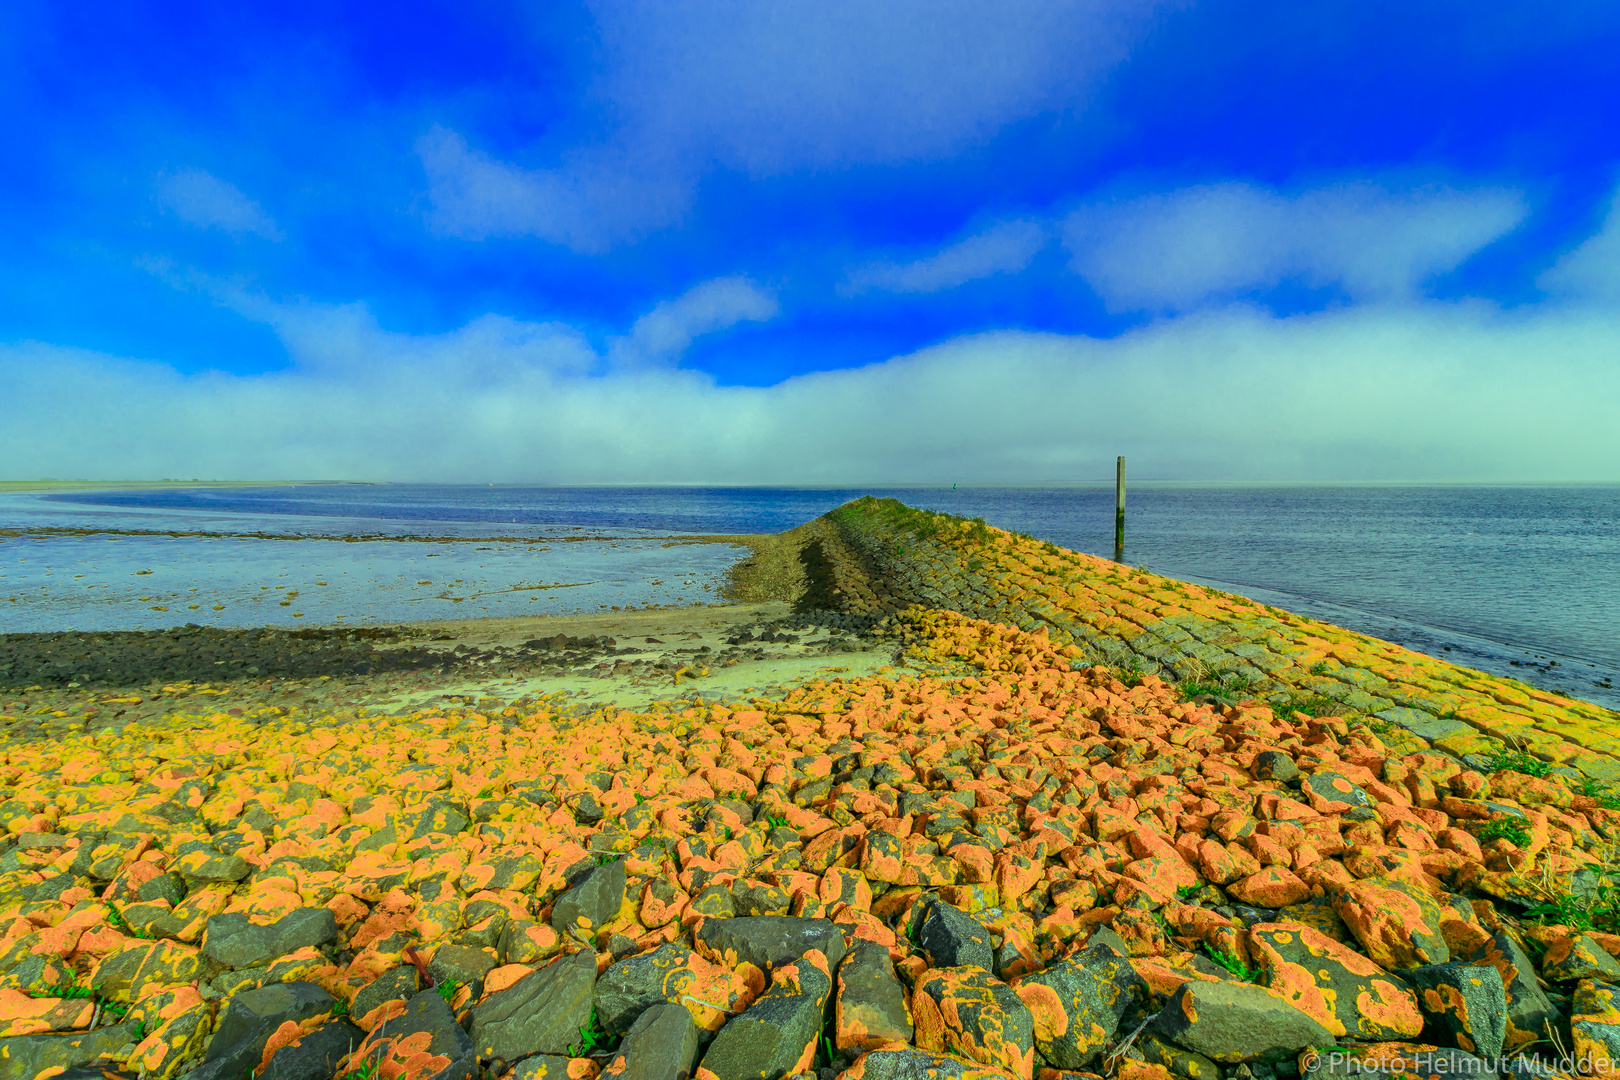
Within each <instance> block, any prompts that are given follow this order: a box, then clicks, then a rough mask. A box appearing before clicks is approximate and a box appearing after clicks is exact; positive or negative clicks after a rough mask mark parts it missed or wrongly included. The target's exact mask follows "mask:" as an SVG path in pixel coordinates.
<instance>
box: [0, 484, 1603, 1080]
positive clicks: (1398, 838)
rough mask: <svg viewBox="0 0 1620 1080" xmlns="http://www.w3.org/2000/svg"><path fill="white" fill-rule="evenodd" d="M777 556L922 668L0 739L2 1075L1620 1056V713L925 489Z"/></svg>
mask: <svg viewBox="0 0 1620 1080" xmlns="http://www.w3.org/2000/svg"><path fill="white" fill-rule="evenodd" d="M761 557H762V559H763V560H764V561H766V562H769V563H770V564H771V565H772V566H773V567H774V568H775V569H774V570H773V574H775V575H776V582H777V584H776V585H775V586H771V587H775V588H787V589H790V590H792V591H794V594H795V595H796V596H797V598H798V599H799V602H800V606H801V608H802V609H803V610H804V612H805V615H804V617H805V618H810V619H814V618H817V617H819V616H817V615H815V614H814V613H815V612H817V611H824V610H832V611H837V612H839V613H840V614H839V615H838V616H837V617H839V618H841V619H844V620H845V621H849V620H852V619H860V618H864V617H870V616H873V615H877V614H880V613H884V612H891V613H898V614H897V616H896V617H895V618H893V619H891V623H895V622H897V623H901V624H903V625H904V626H905V627H906V633H907V636H908V639H909V640H911V642H912V644H911V646H910V649H911V654H912V657H913V658H914V659H915V661H916V662H918V663H921V664H923V665H926V666H927V667H928V668H930V669H932V670H934V671H936V672H938V674H933V675H904V676H894V675H887V674H879V675H873V676H867V677H863V678H859V679H824V680H816V681H811V682H807V683H806V684H804V685H802V686H800V687H799V688H797V689H796V690H794V691H792V692H791V693H789V694H788V695H786V696H785V697H784V698H782V699H779V700H764V699H760V700H754V701H733V702H730V703H728V704H723V705H722V704H703V705H685V706H683V705H681V704H675V705H670V706H667V707H665V706H660V707H656V708H653V709H651V710H647V711H631V710H627V709H613V708H609V709H602V710H599V711H597V712H595V713H593V714H591V715H589V716H579V715H567V714H564V713H561V712H559V711H557V710H554V709H552V708H549V707H547V705H546V704H545V703H544V702H543V701H542V702H538V703H533V704H530V705H527V706H524V707H521V708H520V707H508V708H504V709H501V710H499V711H490V712H479V711H476V710H472V709H455V710H448V711H445V710H438V711H432V712H419V713H414V714H410V715H402V716H373V715H362V716H359V717H354V716H343V717H335V716H314V717H305V716H298V717H289V716H286V715H284V714H282V712H281V711H280V710H278V709H276V708H274V707H266V708H264V709H262V710H258V711H256V712H254V713H253V714H252V715H243V716H231V715H228V714H208V713H205V712H199V713H184V712H182V713H175V714H172V715H169V716H167V717H164V718H161V719H154V720H151V721H149V722H144V723H142V724H132V725H126V726H123V727H121V728H116V729H108V730H104V731H100V732H90V731H88V730H85V731H75V732H70V733H67V734H65V735H63V736H62V737H61V738H59V739H57V740H55V741H51V742H47V741H42V740H39V739H37V738H29V739H26V740H25V739H20V738H10V739H8V741H6V742H5V743H0V749H3V751H4V753H5V761H4V764H3V765H0V783H3V785H4V788H3V790H0V795H3V796H4V801H3V802H0V825H3V826H4V828H5V830H6V833H5V836H4V838H3V839H0V849H3V853H0V908H3V909H4V910H3V913H0V914H3V915H4V921H3V922H0V926H3V927H4V929H3V931H0V1024H3V1025H4V1026H3V1028H0V1031H3V1035H0V1076H3V1077H12V1076H17V1077H29V1078H43V1077H50V1076H57V1077H65V1078H67V1080H80V1078H83V1080H90V1078H92V1077H98V1078H99V1077H107V1076H112V1077H121V1076H127V1077H139V1076H144V1077H146V1078H148V1080H167V1078H170V1077H177V1076H183V1075H190V1076H194V1077H197V1078H198V1080H214V1078H216V1077H218V1078H229V1080H240V1078H241V1077H243V1076H244V1075H253V1076H258V1077H263V1078H271V1080H294V1078H297V1080H326V1078H328V1077H333V1076H345V1077H354V1078H356V1080H374V1078H377V1077H385V1078H388V1080H395V1078H406V1080H439V1078H444V1080H463V1078H467V1077H482V1076H492V1077H502V1076H512V1077H514V1080H540V1078H546V1077H565V1076H566V1077H576V1078H584V1077H591V1076H597V1075H601V1076H604V1077H638V1078H641V1077H646V1078H651V1077H670V1078H672V1080H673V1078H675V1077H678V1076H696V1077H708V1078H713V1080H732V1078H736V1080H741V1078H743V1077H749V1078H760V1077H764V1078H769V1080H776V1078H779V1077H787V1076H795V1075H812V1074H819V1075H820V1076H822V1077H831V1076H834V1075H839V1076H844V1077H848V1078H851V1080H857V1078H858V1080H890V1078H902V1077H903V1078H908V1080H909V1078H916V1077H1020V1078H1024V1080H1029V1078H1031V1077H1034V1076H1043V1077H1049V1078H1054V1080H1055V1078H1061V1077H1073V1076H1091V1077H1098V1076H1107V1077H1125V1078H1128V1080H1292V1078H1293V1077H1296V1076H1299V1075H1301V1074H1302V1073H1303V1074H1306V1075H1311V1076H1316V1075H1321V1074H1327V1075H1349V1074H1351V1073H1354V1072H1376V1073H1378V1074H1380V1075H1386V1076H1394V1075H1402V1076H1414V1077H1415V1076H1426V1077H1427V1076H1438V1075H1442V1074H1446V1073H1456V1072H1467V1073H1476V1072H1479V1071H1489V1070H1494V1069H1495V1068H1497V1067H1498V1064H1499V1061H1498V1059H1499V1058H1501V1057H1503V1056H1504V1055H1511V1056H1512V1059H1511V1061H1510V1062H1508V1064H1507V1065H1506V1066H1505V1067H1506V1068H1509V1069H1510V1070H1511V1071H1513V1072H1514V1073H1515V1075H1517V1076H1522V1077H1526V1078H1528V1077H1530V1076H1538V1077H1539V1076H1548V1075H1559V1074H1566V1073H1573V1072H1577V1071H1584V1072H1589V1073H1592V1074H1596V1075H1602V1074H1604V1073H1606V1072H1607V1071H1609V1069H1610V1066H1609V1059H1610V1058H1611V1057H1612V1056H1613V1053H1612V1050H1611V1048H1612V1049H1613V1050H1620V1006H1617V1005H1616V1002H1615V998H1614V995H1615V994H1616V993H1620V990H1616V986H1617V985H1620V961H1617V960H1616V959H1615V954H1616V953H1620V936H1616V935H1615V934H1614V933H1612V932H1611V931H1612V930H1613V929H1614V927H1613V920H1614V917H1615V914H1614V911H1615V893H1614V891H1613V887H1612V884H1611V882H1612V878H1611V874H1612V873H1613V871H1614V864H1613V861H1612V856H1613V842H1614V841H1616V840H1620V810H1617V809H1616V807H1620V799H1616V798H1615V797H1614V796H1613V795H1612V794H1610V793H1609V791H1608V789H1607V788H1606V787H1604V785H1603V782H1602V781H1603V780H1604V779H1605V778H1606V777H1607V776H1608V775H1609V774H1608V773H1607V772H1605V770H1606V769H1608V768H1610V767H1611V765H1612V762H1611V761H1610V759H1608V758H1607V757H1605V756H1604V753H1605V746H1604V745H1603V744H1602V742H1601V739H1602V738H1604V737H1605V736H1604V734H1603V731H1602V729H1601V725H1603V724H1606V723H1610V722H1611V721H1612V717H1609V715H1608V714H1606V713H1605V712H1603V711H1602V710H1593V709H1592V708H1591V707H1589V706H1585V705H1583V704H1582V703H1579V702H1570V701H1566V700H1563V699H1557V698H1551V699H1550V700H1549V698H1550V695H1540V694H1538V692H1535V691H1531V690H1529V689H1527V688H1525V687H1523V686H1520V685H1519V684H1514V683H1510V682H1506V681H1503V680H1496V679H1490V678H1488V677H1485V676H1481V675H1479V674H1477V673H1474V672H1467V671H1462V670H1460V669H1456V668H1451V667H1448V666H1447V665H1444V664H1442V663H1439V662H1437V661H1432V660H1428V659H1427V658H1423V657H1418V656H1416V655H1414V654H1411V653H1408V652H1405V651H1404V650H1399V649H1394V648H1392V647H1390V646H1387V645H1385V644H1383V643H1380V642H1376V641H1373V640H1371V639H1366V638H1361V637H1357V636H1356V635H1351V634H1347V633H1344V632H1342V631H1338V630H1336V629H1334V628H1332V627H1327V626H1323V625H1321V624H1317V623H1311V622H1307V621H1305V620H1300V619H1295V618H1293V617H1291V616H1284V615H1281V614H1280V613H1276V612H1272V611H1268V610H1266V609H1264V608H1260V607H1257V606H1255V605H1253V604H1250V603H1248V602H1247V601H1242V600H1238V599H1235V598H1232V597H1226V596H1222V595H1220V594H1215V593H1211V592H1207V591H1206V590H1202V589H1197V588H1195V587H1193V586H1187V585H1182V584H1180V583H1176V582H1172V581H1168V580H1166V579H1162V578H1156V577H1153V576H1152V575H1147V574H1144V573H1140V572H1138V571H1132V570H1129V569H1127V568H1123V567H1117V566H1114V565H1113V564H1109V563H1106V562H1102V561H1100V560H1096V559H1091V558H1088V557H1086V556H1081V555H1076V554H1074V553H1070V552H1064V551H1059V550H1057V549H1051V548H1048V547H1047V546H1045V545H1042V544H1039V543H1037V542H1035V541H1032V540H1029V539H1027V538H1022V537H1018V536H1013V535H1009V534H1006V533H1003V532H1000V531H999V530H995V529H991V528H988V527H985V526H983V525H979V524H975V523H965V522H958V521H954V520H952V519H948V518H939V517H934V516H932V515H920V514H917V513H915V512H912V511H908V510H905V509H904V508H902V507H899V506H898V505H895V504H884V503H877V502H871V501H863V502H861V503H856V504H851V505H850V506H848V507H845V508H843V509H842V510H840V511H837V512H835V513H834V514H833V515H829V517H828V518H826V519H821V520H820V521H818V522H816V523H812V526H809V527H806V528H805V529H804V530H795V533H794V534H786V536H785V537H784V538H783V539H782V541H781V544H780V545H778V546H777V547H776V548H775V549H772V550H770V551H762V556H761ZM757 569H758V564H756V570H757ZM759 580H760V578H759V576H758V575H756V576H755V578H754V581H755V584H756V585H758V582H759ZM747 583H748V574H747V573H744V574H743V582H742V584H743V585H747ZM759 587H761V588H764V587H765V586H759ZM1096 661H1107V663H1106V664H1103V663H1097V662H1096ZM1504 738H1505V739H1508V740H1511V741H1510V742H1508V741H1504Z"/></svg>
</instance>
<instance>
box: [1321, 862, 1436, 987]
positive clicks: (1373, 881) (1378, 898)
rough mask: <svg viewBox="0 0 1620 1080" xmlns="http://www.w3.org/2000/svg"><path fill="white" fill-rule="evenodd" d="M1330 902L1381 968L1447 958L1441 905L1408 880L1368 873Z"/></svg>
mask: <svg viewBox="0 0 1620 1080" xmlns="http://www.w3.org/2000/svg"><path fill="white" fill-rule="evenodd" d="M1333 907H1334V910H1335V911H1337V912H1338V913H1339V917H1340V918H1341V919H1343V920H1344V924H1345V925H1346V926H1348V927H1349V928H1350V932H1351V933H1353V934H1354V935H1355V936H1356V940H1357V941H1359V942H1361V946H1362V948H1363V949H1364V950H1365V952H1366V954H1367V956H1368V957H1369V958H1370V959H1371V960H1372V961H1373V962H1374V963H1376V964H1378V965H1379V966H1381V967H1386V968H1397V969H1399V968H1414V967H1421V966H1422V965H1424V964H1443V963H1445V962H1446V961H1447V960H1449V959H1450V958H1451V951H1450V949H1448V948H1447V947H1446V939H1445V936H1444V935H1443V934H1442V933H1441V921H1442V920H1441V911H1440V905H1439V904H1438V903H1436V902H1435V899H1434V897H1433V896H1431V895H1430V894H1429V893H1428V892H1426V891H1424V890H1423V889H1420V888H1415V887H1413V886H1412V885H1410V884H1408V883H1407V882H1404V881H1395V880H1391V879H1389V878H1369V879H1367V880H1363V881H1356V882H1352V883H1350V884H1348V885H1343V886H1341V887H1340V888H1339V889H1338V890H1336V891H1335V893H1334V894H1333Z"/></svg>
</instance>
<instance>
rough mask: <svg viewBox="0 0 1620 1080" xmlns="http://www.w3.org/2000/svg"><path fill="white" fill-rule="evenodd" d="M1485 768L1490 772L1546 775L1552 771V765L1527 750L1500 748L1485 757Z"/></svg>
mask: <svg viewBox="0 0 1620 1080" xmlns="http://www.w3.org/2000/svg"><path fill="white" fill-rule="evenodd" d="M1485 768H1486V769H1487V770H1488V771H1489V772H1516V773H1524V774H1525V775H1526V776H1537V777H1540V776H1546V775H1547V774H1548V773H1550V772H1552V765H1551V763H1549V762H1546V761H1542V760H1541V759H1540V758H1538V757H1535V756H1533V755H1531V754H1530V753H1529V752H1528V751H1525V750H1498V751H1497V752H1496V753H1494V754H1489V755H1487V756H1486V759H1485Z"/></svg>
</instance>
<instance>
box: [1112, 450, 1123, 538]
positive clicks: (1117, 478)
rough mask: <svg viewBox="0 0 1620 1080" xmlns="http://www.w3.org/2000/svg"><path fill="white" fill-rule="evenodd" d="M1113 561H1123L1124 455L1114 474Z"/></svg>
mask: <svg viewBox="0 0 1620 1080" xmlns="http://www.w3.org/2000/svg"><path fill="white" fill-rule="evenodd" d="M1114 561H1115V562H1124V561H1125V455H1123V454H1121V455H1120V457H1119V461H1118V462H1117V463H1116V471H1115V475H1114Z"/></svg>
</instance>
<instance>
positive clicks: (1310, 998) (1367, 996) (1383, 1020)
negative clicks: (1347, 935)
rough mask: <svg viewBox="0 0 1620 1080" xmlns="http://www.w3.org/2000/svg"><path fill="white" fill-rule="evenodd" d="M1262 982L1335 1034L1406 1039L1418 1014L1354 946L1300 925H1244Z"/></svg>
mask: <svg viewBox="0 0 1620 1080" xmlns="http://www.w3.org/2000/svg"><path fill="white" fill-rule="evenodd" d="M1249 948H1250V952H1251V954H1252V955H1253V956H1254V957H1255V959H1256V960H1257V961H1258V963H1259V964H1260V966H1261V969H1262V971H1263V972H1264V978H1263V981H1264V983H1265V985H1266V986H1267V987H1269V988H1270V989H1271V990H1272V991H1273V992H1275V993H1278V994H1281V995H1282V996H1283V998H1285V999H1286V1000H1287V1001H1288V1002H1289V1004H1291V1005H1293V1006H1294V1008H1296V1009H1298V1010H1300V1011H1301V1012H1303V1013H1305V1014H1306V1015H1307V1016H1309V1017H1311V1018H1312V1019H1314V1020H1316V1021H1317V1022H1318V1023H1320V1024H1321V1025H1322V1026H1323V1027H1325V1028H1327V1029H1328V1030H1329V1031H1331V1032H1333V1034H1334V1035H1335V1036H1339V1037H1345V1036H1348V1037H1350V1038H1356V1039H1393V1038H1411V1037H1412V1036H1415V1035H1417V1034H1419V1033H1420V1032H1422V1030H1423V1016H1422V1015H1421V1014H1420V1013H1419V1011H1418V1006H1417V1001H1416V999H1415V998H1414V997H1413V995H1412V992H1411V991H1410V990H1408V989H1407V988H1406V987H1405V985H1403V984H1402V983H1401V982H1400V981H1399V980H1397V979H1395V978H1393V977H1391V976H1390V975H1389V974H1388V973H1387V972H1385V971H1384V970H1383V969H1382V968H1380V967H1379V966H1378V965H1377V964H1374V963H1373V962H1372V961H1370V960H1368V959H1367V958H1366V957H1365V956H1362V955H1361V954H1360V953H1357V952H1356V951H1355V950H1353V949H1351V948H1349V947H1347V946H1345V945H1342V944H1340V943H1339V942H1337V941H1334V940H1333V939H1332V938H1330V937H1328V936H1326V935H1325V934H1322V933H1320V932H1318V931H1316V930H1314V929H1312V928H1310V927H1308V926H1304V925H1302V924H1300V923H1286V922H1284V923H1264V924H1261V925H1258V926H1253V927H1250V928H1249Z"/></svg>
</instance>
